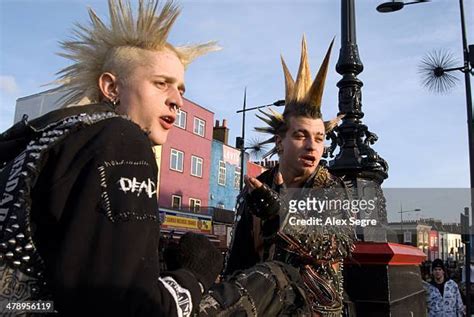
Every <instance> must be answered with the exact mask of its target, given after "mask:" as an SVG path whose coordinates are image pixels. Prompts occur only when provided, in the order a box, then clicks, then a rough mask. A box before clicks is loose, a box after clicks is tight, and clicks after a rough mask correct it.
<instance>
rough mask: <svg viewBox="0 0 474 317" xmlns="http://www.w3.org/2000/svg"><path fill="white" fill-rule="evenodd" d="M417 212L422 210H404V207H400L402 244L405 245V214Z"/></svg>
mask: <svg viewBox="0 0 474 317" xmlns="http://www.w3.org/2000/svg"><path fill="white" fill-rule="evenodd" d="M415 211H421V209H420V208H415V209H410V210H402V206H401V205H400V211H399V212H398V213H399V214H400V231H401V233H402V244H403V243H405V233H404V232H403V214H404V213H407V212H415Z"/></svg>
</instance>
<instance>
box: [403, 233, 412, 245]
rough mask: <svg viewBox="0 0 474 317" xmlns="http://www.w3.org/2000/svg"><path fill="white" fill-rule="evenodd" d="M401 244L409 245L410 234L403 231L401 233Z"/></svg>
mask: <svg viewBox="0 0 474 317" xmlns="http://www.w3.org/2000/svg"><path fill="white" fill-rule="evenodd" d="M403 242H404V243H411V232H409V231H405V232H404V233H403Z"/></svg>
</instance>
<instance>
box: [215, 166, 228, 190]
mask: <svg viewBox="0 0 474 317" xmlns="http://www.w3.org/2000/svg"><path fill="white" fill-rule="evenodd" d="M225 172H226V170H225V162H223V161H219V175H218V176H217V183H218V184H219V185H222V186H225Z"/></svg>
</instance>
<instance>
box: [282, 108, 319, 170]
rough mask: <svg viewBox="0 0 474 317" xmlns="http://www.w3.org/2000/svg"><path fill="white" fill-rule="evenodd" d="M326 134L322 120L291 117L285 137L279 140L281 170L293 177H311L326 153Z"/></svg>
mask: <svg viewBox="0 0 474 317" xmlns="http://www.w3.org/2000/svg"><path fill="white" fill-rule="evenodd" d="M324 132H325V130H324V122H323V120H321V119H311V118H306V117H293V116H292V117H290V119H289V127H288V130H287V131H286V134H285V136H284V137H283V138H279V137H278V138H277V145H278V146H279V147H280V148H281V149H282V153H281V154H280V164H281V168H282V169H286V170H288V172H289V173H291V175H293V176H309V175H311V173H313V172H314V171H315V169H316V167H317V166H318V164H319V161H320V160H321V156H322V155H323V152H324Z"/></svg>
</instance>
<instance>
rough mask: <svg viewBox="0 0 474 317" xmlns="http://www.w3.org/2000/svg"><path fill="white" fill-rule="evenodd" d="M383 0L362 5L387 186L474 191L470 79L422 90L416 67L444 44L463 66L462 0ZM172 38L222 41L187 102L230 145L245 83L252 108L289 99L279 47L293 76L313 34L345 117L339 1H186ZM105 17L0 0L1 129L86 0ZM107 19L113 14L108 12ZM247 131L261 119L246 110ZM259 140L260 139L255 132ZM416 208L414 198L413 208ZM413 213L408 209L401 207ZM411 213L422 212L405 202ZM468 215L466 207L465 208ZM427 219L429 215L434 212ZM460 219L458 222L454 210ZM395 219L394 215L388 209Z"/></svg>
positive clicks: (369, 107)
mask: <svg viewBox="0 0 474 317" xmlns="http://www.w3.org/2000/svg"><path fill="white" fill-rule="evenodd" d="M382 1H383V0H356V1H355V2H356V22H357V41H358V46H359V53H360V57H361V60H362V62H363V64H364V71H363V72H362V73H361V74H360V75H359V79H361V80H362V81H363V83H364V86H363V88H362V109H363V111H364V112H365V117H364V119H363V121H364V123H365V124H367V125H368V127H369V129H370V130H371V131H372V132H375V133H376V134H377V135H378V136H379V141H378V142H377V143H376V144H375V146H374V148H375V149H376V150H377V152H378V153H379V154H380V155H381V156H382V157H383V158H385V159H386V160H387V162H388V163H389V165H390V170H389V178H388V179H387V180H386V181H385V183H384V187H392V188H412V187H420V188H423V187H430V188H445V187H448V188H467V187H469V167H468V142H467V125H466V99H465V98H466V97H465V89H464V77H463V76H462V74H461V73H460V72H458V73H459V74H457V77H458V78H459V82H458V84H457V86H456V87H455V88H454V89H453V90H452V91H451V92H450V93H449V94H446V95H435V94H432V93H431V92H429V91H427V90H425V89H424V88H423V87H422V86H421V84H420V82H421V78H420V76H419V74H418V66H419V64H420V60H421V59H422V58H423V56H425V55H426V54H427V53H429V52H432V51H434V50H439V49H444V50H446V51H449V52H451V53H452V54H453V56H454V57H455V58H456V59H457V61H458V64H459V65H462V63H461V62H462V42H461V24H460V14H459V4H458V1H454V0H433V1H432V2H430V3H422V4H416V5H411V6H407V7H405V8H404V9H403V10H402V11H399V12H395V13H390V14H381V13H378V12H377V11H376V10H375V8H376V6H377V5H378V4H380V3H381V2H382ZM180 3H181V5H182V14H181V16H180V17H179V19H178V21H177V23H176V25H175V27H174V29H173V31H172V33H171V36H170V39H169V40H170V42H171V43H173V44H186V43H193V42H203V41H208V40H217V41H218V42H219V44H220V45H221V46H222V47H223V50H222V51H220V52H217V53H212V54H209V55H207V56H205V57H202V58H200V59H198V60H197V61H196V62H194V63H193V64H192V65H191V66H190V67H189V69H188V72H187V75H186V76H187V77H186V86H187V89H186V97H187V98H189V99H191V100H192V101H194V102H196V103H198V104H200V105H202V106H203V107H206V108H208V109H210V110H211V111H213V112H214V113H215V119H223V118H226V119H228V122H229V126H230V129H231V133H230V135H231V138H230V140H231V143H232V145H233V143H234V140H235V137H236V136H237V135H239V134H240V130H241V118H240V117H239V116H238V115H236V113H235V112H236V110H238V109H239V108H241V107H242V102H243V91H244V87H247V106H248V107H251V106H257V105H263V104H269V103H272V102H274V101H276V100H279V99H283V98H284V81H283V75H282V70H281V64H280V54H282V55H283V57H284V58H285V60H286V62H287V65H288V67H289V68H290V71H291V72H292V73H293V76H295V75H296V71H297V67H298V62H299V54H300V43H301V37H302V35H303V33H304V34H305V35H306V38H307V43H308V50H309V56H310V65H311V69H312V71H313V76H314V74H315V72H316V71H317V69H318V67H319V65H320V62H321V60H322V58H323V55H324V53H325V51H326V49H327V46H328V44H329V42H330V41H331V39H332V38H333V37H334V36H335V37H336V43H335V46H334V49H333V54H332V58H331V65H330V70H329V73H328V79H327V82H326V90H325V93H324V97H323V113H324V115H325V118H327V119H328V118H330V117H332V116H334V115H335V114H336V113H337V111H338V110H337V109H338V108H337V102H338V100H337V95H338V90H337V87H336V83H337V82H338V81H339V80H340V79H341V76H340V75H339V74H338V73H337V72H336V71H335V64H336V61H337V58H338V55H339V48H340V1H337V0H301V1H294V0H292V1H290V0H287V1H283V0H267V1H264V0H260V1H259V0H252V1H247V0H239V1H236V0H231V1H226V0H219V1H203V0H200V1H181V2H180ZM472 3H473V1H465V12H466V25H467V33H468V43H470V44H474V37H473V36H474V28H473V26H474V17H473V14H472V12H474V7H473V5H472ZM89 6H90V7H92V8H94V9H95V10H96V12H97V13H98V14H99V15H100V16H102V17H106V16H107V5H106V1H105V0H101V1H98V0H68V1H66V0H0V131H3V130H5V129H7V128H8V127H9V126H10V125H11V124H12V122H13V115H14V109H15V102H16V99H17V98H19V97H24V96H27V95H31V94H34V93H38V92H41V91H43V90H45V89H48V88H50V87H42V86H41V85H43V84H46V83H48V82H51V81H52V80H54V78H55V77H54V74H55V72H56V71H57V70H59V69H61V68H62V67H65V66H66V65H68V61H67V60H65V59H63V58H61V57H59V56H57V55H55V53H56V52H58V51H59V46H58V44H57V42H58V41H59V40H62V39H65V38H67V37H68V36H69V35H70V30H71V27H72V24H73V22H81V23H87V21H88V15H87V10H86V8H87V7H89ZM105 20H107V21H108V19H107V18H106V19H105ZM247 118H248V119H247V135H249V136H250V137H252V136H253V135H254V133H253V131H252V130H253V127H254V126H256V125H260V123H259V122H258V121H257V119H256V118H254V116H253V114H250V115H249V116H247ZM255 136H256V135H255ZM414 204H416V203H414ZM404 208H405V206H404ZM406 208H418V207H417V206H406ZM459 211H462V210H459ZM426 213H427V214H423V216H430V215H429V212H428V211H427V212H426ZM449 214H452V215H453V216H452V217H451V216H450V217H448V218H450V219H451V218H452V220H453V221H457V220H458V219H459V218H458V216H457V210H456V212H454V211H453V212H449ZM389 215H390V213H389Z"/></svg>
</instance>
